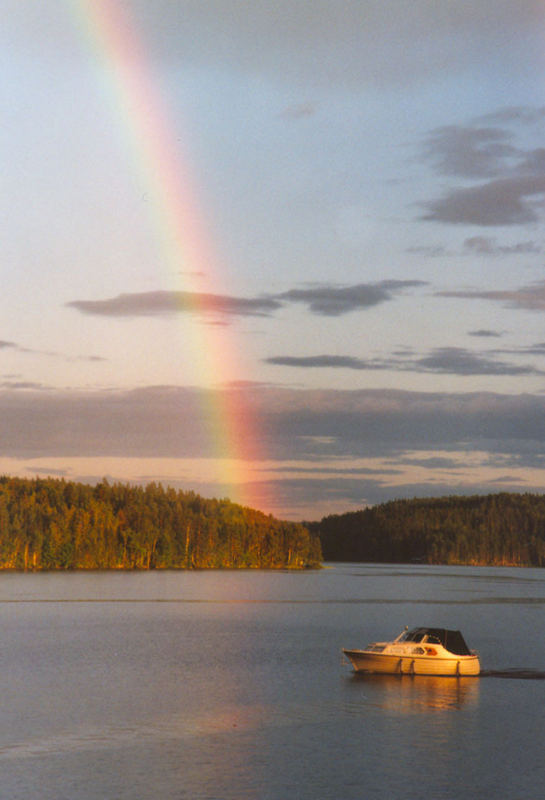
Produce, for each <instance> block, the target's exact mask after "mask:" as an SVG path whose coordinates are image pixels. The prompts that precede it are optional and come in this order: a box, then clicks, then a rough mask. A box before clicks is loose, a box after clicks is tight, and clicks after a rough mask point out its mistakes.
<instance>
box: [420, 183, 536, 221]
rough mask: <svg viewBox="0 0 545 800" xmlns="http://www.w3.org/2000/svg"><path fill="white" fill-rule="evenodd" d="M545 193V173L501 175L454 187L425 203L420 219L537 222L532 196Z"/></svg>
mask: <svg viewBox="0 0 545 800" xmlns="http://www.w3.org/2000/svg"><path fill="white" fill-rule="evenodd" d="M544 193H545V175H536V176H523V177H514V178H501V179H498V180H494V181H490V182H488V183H485V184H479V185H478V186H470V187H466V188H462V189H453V190H452V191H450V192H447V193H446V194H445V195H444V196H443V197H441V198H439V199H438V200H432V201H430V202H428V203H425V204H424V205H425V207H426V208H427V209H428V213H427V214H424V215H423V216H422V217H421V219H423V220H428V221H433V222H446V223H450V224H454V225H460V224H463V225H482V226H484V227H487V226H494V225H522V224H526V223H530V222H537V220H538V219H539V217H538V214H537V213H536V211H535V208H534V206H533V205H532V199H534V198H539V199H541V195H543V194H544Z"/></svg>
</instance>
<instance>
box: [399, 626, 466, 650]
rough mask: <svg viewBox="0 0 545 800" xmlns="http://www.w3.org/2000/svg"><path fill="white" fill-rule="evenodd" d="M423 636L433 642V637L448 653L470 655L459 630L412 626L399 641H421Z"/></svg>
mask: <svg viewBox="0 0 545 800" xmlns="http://www.w3.org/2000/svg"><path fill="white" fill-rule="evenodd" d="M424 636H427V637H428V642H433V641H434V639H435V641H436V643H437V644H441V645H443V647H444V648H445V650H448V651H449V653H454V654H455V655H457V656H470V655H471V650H470V649H469V647H468V646H467V644H466V643H465V639H464V637H463V636H462V634H461V633H460V631H451V630H447V629H446V628H413V629H412V630H411V631H407V633H405V634H403V636H402V637H401V639H400V641H402V642H421V641H422V639H423V638H424Z"/></svg>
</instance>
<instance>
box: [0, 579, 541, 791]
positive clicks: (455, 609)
mask: <svg viewBox="0 0 545 800" xmlns="http://www.w3.org/2000/svg"><path fill="white" fill-rule="evenodd" d="M544 605H545V572H544V571H543V570H535V569H530V570H520V569H507V568H506V569H493V568H489V569H483V568H470V567H468V568H456V567H453V568H447V567H425V566H416V567H408V566H407V567H403V566H402V567H398V566H376V565H372V566H369V565H361V564H357V565H347V564H343V565H335V566H330V567H329V568H327V569H324V570H322V571H318V572H305V573H303V574H293V573H287V572H280V573H278V572H194V573H184V572H167V573H149V574H138V573H136V574H135V573H128V574H127V573H120V574H109V573H87V574H67V575H64V574H63V575H59V574H37V575H17V574H1V575H0V615H1V620H0V630H1V631H2V643H1V647H0V681H1V684H2V692H1V698H2V699H1V704H0V780H1V786H2V797H6V798H9V800H18V799H19V798H21V800H32V799H33V798H40V799H41V798H43V799H44V800H48V799H49V798H51V800H62V799H63V798H66V799H67V800H90V799H91V798H93V800H94V799H95V798H96V799H97V800H98V799H99V798H100V800H122V799H123V798H131V800H148V799H151V798H153V800H170V799H171V798H173V799H174V798H176V800H181V799H182V798H188V799H190V800H200V799H201V798H202V799H203V800H204V798H206V799H207V800H211V799H212V798H214V800H224V799H225V800H227V798H233V799H234V798H236V800H244V799H245V798H252V800H253V798H256V799H257V800H290V799H291V798H297V800H307V798H308V800H311V799H312V800H341V798H342V800H353V799H355V798H358V799H359V798H365V799H366V800H368V798H389V800H392V798H393V799H394V800H395V798H403V799H404V800H405V799H406V798H408V799H409V800H410V798H415V797H430V798H434V800H442V799H443V798H477V797H486V798H487V799H488V800H491V799H494V798H498V800H510V798H513V800H515V799H516V800H524V798H531V799H532V800H534V798H535V797H536V796H537V795H538V794H539V791H540V788H539V787H541V788H542V787H543V785H544V784H545V760H544V758H543V745H544V743H545V680H543V677H544V676H545V637H544V635H543V634H544ZM406 624H407V625H409V626H416V625H433V626H441V627H455V628H460V629H461V630H462V631H463V633H464V635H465V637H466V639H467V641H468V644H469V645H470V647H474V648H477V649H478V650H479V652H480V655H481V664H482V667H483V669H484V670H486V671H487V673H488V674H487V675H486V676H485V677H480V678H474V679H471V678H465V679H456V678H452V679H445V678H426V677H413V678H411V677H408V676H406V677H403V678H399V677H393V678H389V677H382V678H378V677H377V678H371V677H369V678H361V677H357V676H355V675H354V674H353V673H352V672H351V669H350V667H349V666H347V665H343V663H342V659H341V653H340V650H341V647H343V646H347V647H358V646H363V645H365V644H366V643H367V642H368V641H369V640H372V639H375V638H384V637H388V638H390V637H391V636H394V635H397V633H399V631H400V630H401V629H402V628H403V626H404V625H406Z"/></svg>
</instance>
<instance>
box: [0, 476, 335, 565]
mask: <svg viewBox="0 0 545 800" xmlns="http://www.w3.org/2000/svg"><path fill="white" fill-rule="evenodd" d="M321 559H322V554H321V550H320V542H319V538H318V536H317V534H314V533H310V532H309V530H308V529H307V528H305V527H304V526H303V525H300V524H297V523H291V522H284V521H282V520H278V519H276V518H274V517H272V516H270V515H266V514H264V513H262V512H260V511H256V510H254V509H251V508H247V507H243V506H240V505H237V504H236V503H232V502H230V501H229V500H227V499H222V500H214V499H205V498H203V497H200V496H199V495H197V494H195V493H194V492H182V491H176V490H174V489H172V488H164V487H163V486H162V485H160V484H156V483H150V484H149V485H148V486H146V487H138V486H130V485H125V484H121V483H114V484H110V483H108V481H106V480H104V481H102V482H101V483H99V484H97V485H95V486H91V485H88V484H82V483H76V482H72V481H65V480H57V479H53V478H46V479H40V478H36V479H24V478H12V477H7V476H4V477H0V569H14V570H53V569H168V568H170V569H205V568H222V567H223V568H249V567H254V568H262V569H274V568H282V567H284V568H304V567H317V566H319V564H320V562H321Z"/></svg>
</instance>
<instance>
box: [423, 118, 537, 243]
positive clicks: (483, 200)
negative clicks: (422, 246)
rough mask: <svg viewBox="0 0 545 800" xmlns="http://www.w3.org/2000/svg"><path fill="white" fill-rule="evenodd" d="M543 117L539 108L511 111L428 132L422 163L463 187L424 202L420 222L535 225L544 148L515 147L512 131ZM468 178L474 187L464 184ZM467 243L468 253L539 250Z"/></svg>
mask: <svg viewBox="0 0 545 800" xmlns="http://www.w3.org/2000/svg"><path fill="white" fill-rule="evenodd" d="M542 117H543V109H542V108H538V109H536V108H525V107H511V108H506V109H500V110H498V111H497V112H495V113H494V114H491V115H488V116H487V117H481V119H480V120H479V121H477V120H476V121H474V123H473V124H470V125H465V126H462V125H451V126H447V127H441V128H436V129H435V130H433V131H432V132H431V133H430V134H429V135H428V137H427V139H426V140H425V141H424V143H423V157H424V159H425V160H427V161H428V162H430V163H431V164H432V166H433V168H434V169H435V170H436V172H438V173H440V174H442V175H449V176H451V177H454V178H458V179H460V180H464V184H463V185H460V184H458V185H455V186H452V187H451V188H450V189H447V190H446V191H445V193H444V194H443V196H442V197H439V198H436V199H434V200H431V201H429V202H427V203H425V204H424V205H425V207H426V208H427V213H426V214H425V215H424V216H423V217H422V219H425V220H429V221H434V222H444V223H447V224H464V225H479V226H484V227H486V226H494V225H523V224H528V223H532V222H536V221H537V220H538V218H539V215H538V208H539V207H540V206H541V205H542V200H543V198H542V197H541V195H543V194H544V193H545V148H543V147H538V148H535V149H527V148H525V147H520V146H517V144H516V141H515V132H514V130H515V131H516V132H520V131H517V127H518V128H520V126H521V125H528V124H530V123H531V122H532V123H533V122H536V121H539V120H541V118H542ZM483 122H484V123H486V124H484V125H483ZM513 125H515V129H514V130H512V129H511V128H512V127H513ZM499 126H501V127H499ZM509 126H511V127H509ZM468 179H469V180H472V181H474V183H473V185H469V186H468V185H467V180H468ZM466 243H468V244H467V246H468V247H469V248H470V249H473V250H475V251H477V252H480V253H487V254H494V255H499V254H511V253H521V252H524V253H526V252H538V251H539V250H537V251H536V250H535V249H534V247H535V245H534V243H533V242H524V243H521V245H519V246H513V248H514V249H512V248H511V247H507V248H506V249H504V248H503V247H501V246H499V247H496V246H495V245H494V244H493V243H491V242H490V240H488V241H487V240H486V239H480V238H479V237H474V238H473V239H469V240H466Z"/></svg>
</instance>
